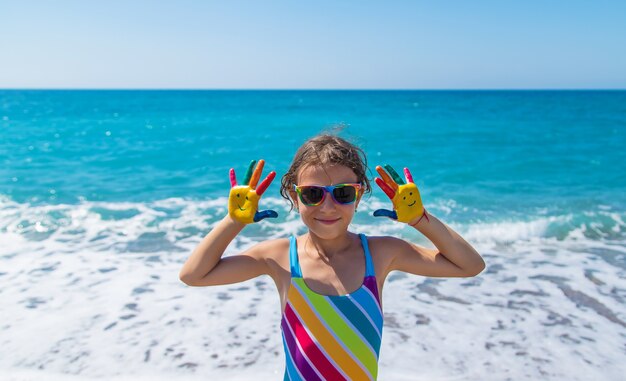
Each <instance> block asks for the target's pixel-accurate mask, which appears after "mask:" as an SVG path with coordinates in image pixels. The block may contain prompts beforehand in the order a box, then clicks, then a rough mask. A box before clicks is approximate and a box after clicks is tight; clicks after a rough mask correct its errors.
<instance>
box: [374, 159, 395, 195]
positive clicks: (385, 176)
mask: <svg viewBox="0 0 626 381" xmlns="http://www.w3.org/2000/svg"><path fill="white" fill-rule="evenodd" d="M376 172H378V174H379V175H380V177H382V178H383V180H384V181H385V183H387V185H388V186H389V187H390V188H391V189H393V190H394V192H395V191H396V189H398V184H396V182H395V181H393V179H392V178H391V177H389V175H388V174H387V172H385V170H384V169H383V167H381V166H380V165H377V166H376Z"/></svg>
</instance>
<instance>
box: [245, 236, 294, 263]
mask: <svg viewBox="0 0 626 381" xmlns="http://www.w3.org/2000/svg"><path fill="white" fill-rule="evenodd" d="M246 252H247V253H248V254H249V255H252V256H255V257H257V258H259V259H265V260H272V259H273V260H279V259H281V258H283V257H285V255H286V254H288V253H289V239H288V238H278V239H270V240H267V241H262V242H259V243H257V244H256V245H254V246H252V247H250V248H249V249H248V250H246Z"/></svg>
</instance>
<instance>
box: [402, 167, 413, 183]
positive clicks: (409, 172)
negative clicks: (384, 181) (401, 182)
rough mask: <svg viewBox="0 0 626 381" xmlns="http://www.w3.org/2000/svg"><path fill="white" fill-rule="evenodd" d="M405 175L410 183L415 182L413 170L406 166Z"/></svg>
mask: <svg viewBox="0 0 626 381" xmlns="http://www.w3.org/2000/svg"><path fill="white" fill-rule="evenodd" d="M404 177H406V181H407V182H409V183H414V181H413V176H412V175H411V171H409V169H408V168H404Z"/></svg>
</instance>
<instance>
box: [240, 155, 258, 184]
mask: <svg viewBox="0 0 626 381" xmlns="http://www.w3.org/2000/svg"><path fill="white" fill-rule="evenodd" d="M255 164H256V160H252V161H251V162H250V165H249V166H248V170H247V171H246V177H244V179H243V185H249V182H250V176H252V169H253V168H254V165H255Z"/></svg>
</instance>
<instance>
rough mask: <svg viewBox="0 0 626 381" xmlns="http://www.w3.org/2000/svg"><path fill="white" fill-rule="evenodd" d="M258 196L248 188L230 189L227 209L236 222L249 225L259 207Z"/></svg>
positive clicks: (236, 187)
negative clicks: (235, 218)
mask: <svg viewBox="0 0 626 381" xmlns="http://www.w3.org/2000/svg"><path fill="white" fill-rule="evenodd" d="M259 198H260V196H259V195H258V194H257V193H256V192H255V190H254V189H252V188H251V187H249V186H235V187H233V188H231V189H230V195H229V197H228V209H229V210H230V211H231V213H232V214H234V215H235V216H236V217H237V219H238V220H240V221H242V222H243V221H245V222H247V223H250V222H252V221H253V219H254V214H255V213H256V211H257V208H258V205H259Z"/></svg>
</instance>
